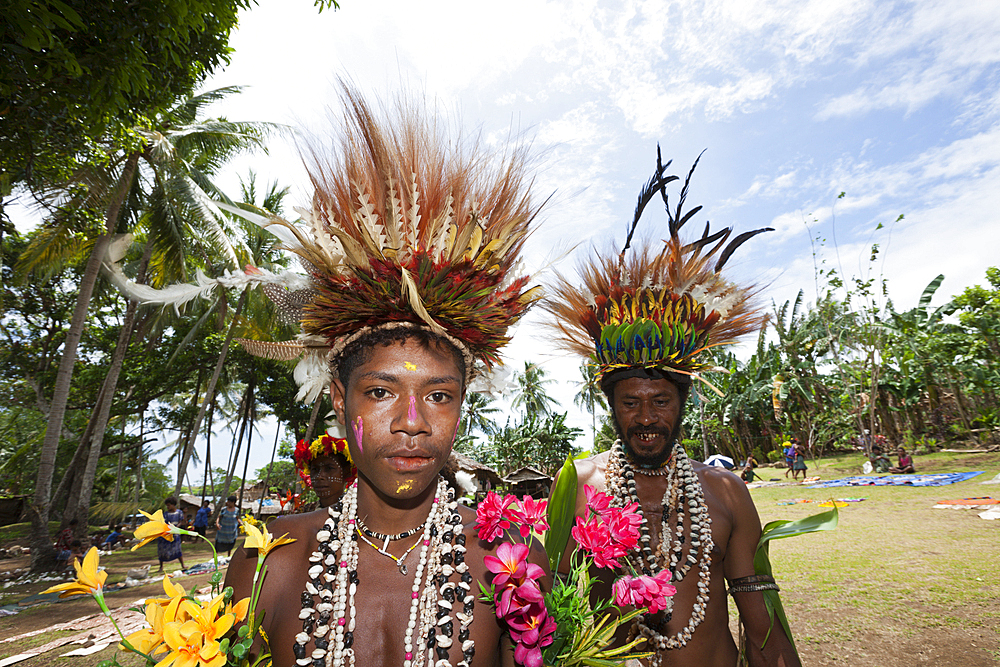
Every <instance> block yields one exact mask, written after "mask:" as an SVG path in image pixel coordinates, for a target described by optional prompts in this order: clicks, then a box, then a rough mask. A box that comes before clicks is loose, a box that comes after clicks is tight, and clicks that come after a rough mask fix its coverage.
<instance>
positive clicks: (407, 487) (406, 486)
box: [396, 479, 413, 493]
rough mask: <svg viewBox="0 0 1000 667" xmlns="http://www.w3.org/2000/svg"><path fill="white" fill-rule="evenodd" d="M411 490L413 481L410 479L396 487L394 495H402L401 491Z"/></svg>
mask: <svg viewBox="0 0 1000 667" xmlns="http://www.w3.org/2000/svg"><path fill="white" fill-rule="evenodd" d="M412 488H413V480H412V479H410V480H407V481H405V482H403V483H402V484H400V485H399V486H398V487H396V493H402V492H403V491H409V490H410V489H412Z"/></svg>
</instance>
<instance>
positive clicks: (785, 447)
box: [781, 438, 795, 478]
mask: <svg viewBox="0 0 1000 667" xmlns="http://www.w3.org/2000/svg"><path fill="white" fill-rule="evenodd" d="M794 440H795V438H792V439H791V440H785V442H784V443H782V445H781V451H782V453H783V454H784V455H785V477H788V473H790V472H792V464H793V463H795V445H794V443H793V441H794ZM793 478H794V476H793Z"/></svg>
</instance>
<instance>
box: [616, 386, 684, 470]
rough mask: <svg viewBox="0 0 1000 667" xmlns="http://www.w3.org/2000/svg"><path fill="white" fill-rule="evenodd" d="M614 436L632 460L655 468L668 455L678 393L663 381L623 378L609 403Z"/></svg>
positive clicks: (674, 432)
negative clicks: (617, 435) (613, 420)
mask: <svg viewBox="0 0 1000 667" xmlns="http://www.w3.org/2000/svg"><path fill="white" fill-rule="evenodd" d="M612 408H613V410H614V415H615V420H616V422H617V424H618V433H619V435H620V436H621V438H622V442H623V443H624V444H625V448H626V450H627V452H628V454H629V455H630V456H631V457H632V459H633V460H634V461H635V462H636V463H639V464H641V465H647V466H657V465H660V464H661V463H663V461H665V460H666V459H667V457H668V456H669V455H670V449H671V445H672V444H673V441H674V438H675V437H676V435H677V427H678V426H679V421H680V415H681V408H682V405H681V401H680V392H678V390H677V386H676V385H674V383H673V382H670V381H669V380H665V379H659V380H649V379H645V378H625V379H624V380H620V381H619V382H618V383H617V384H615V387H614V400H613V401H612Z"/></svg>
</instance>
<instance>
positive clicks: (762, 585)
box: [726, 574, 781, 595]
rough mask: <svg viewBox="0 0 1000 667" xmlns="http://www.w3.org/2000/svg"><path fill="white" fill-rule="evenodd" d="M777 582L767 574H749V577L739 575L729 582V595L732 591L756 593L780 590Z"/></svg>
mask: <svg viewBox="0 0 1000 667" xmlns="http://www.w3.org/2000/svg"><path fill="white" fill-rule="evenodd" d="M780 590H781V589H780V588H778V584H776V583H775V582H774V577H772V576H770V575H767V574H751V575H750V576H749V577H740V578H739V579H733V580H732V581H731V582H729V590H728V591H726V592H727V593H728V594H729V595H732V594H733V593H757V592H760V591H780Z"/></svg>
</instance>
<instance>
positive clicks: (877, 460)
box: [871, 445, 892, 475]
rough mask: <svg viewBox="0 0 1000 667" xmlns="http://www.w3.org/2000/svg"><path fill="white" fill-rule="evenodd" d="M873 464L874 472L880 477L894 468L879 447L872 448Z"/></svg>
mask: <svg viewBox="0 0 1000 667" xmlns="http://www.w3.org/2000/svg"><path fill="white" fill-rule="evenodd" d="M871 462H872V471H873V472H875V473H878V474H880V475H884V474H885V473H887V472H889V470H890V469H891V468H892V463H891V462H890V461H889V457H888V456H886V455H885V454H884V453H883V452H882V448H881V447H879V446H878V445H873V446H872V458H871Z"/></svg>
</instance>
